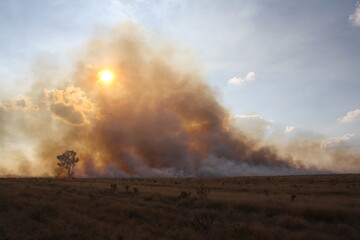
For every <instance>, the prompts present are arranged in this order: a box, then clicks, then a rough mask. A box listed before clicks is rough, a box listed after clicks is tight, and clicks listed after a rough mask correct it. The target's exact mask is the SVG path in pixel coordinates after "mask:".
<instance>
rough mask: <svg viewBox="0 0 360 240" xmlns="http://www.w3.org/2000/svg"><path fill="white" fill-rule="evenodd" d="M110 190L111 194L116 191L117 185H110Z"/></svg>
mask: <svg viewBox="0 0 360 240" xmlns="http://www.w3.org/2000/svg"><path fill="white" fill-rule="evenodd" d="M110 189H111V192H113V193H114V192H116V189H117V184H116V183H113V184H110Z"/></svg>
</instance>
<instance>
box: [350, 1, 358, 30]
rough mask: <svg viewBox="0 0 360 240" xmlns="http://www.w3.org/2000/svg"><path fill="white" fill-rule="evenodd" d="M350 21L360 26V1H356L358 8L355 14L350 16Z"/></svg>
mask: <svg viewBox="0 0 360 240" xmlns="http://www.w3.org/2000/svg"><path fill="white" fill-rule="evenodd" d="M349 21H350V22H351V23H352V24H353V25H354V26H357V27H359V26H360V2H357V3H356V9H355V12H354V13H353V14H351V15H350V16H349Z"/></svg>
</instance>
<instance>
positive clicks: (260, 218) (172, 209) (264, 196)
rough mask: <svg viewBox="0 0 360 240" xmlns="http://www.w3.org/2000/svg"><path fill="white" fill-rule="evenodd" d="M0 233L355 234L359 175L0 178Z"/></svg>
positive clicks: (359, 231)
mask: <svg viewBox="0 0 360 240" xmlns="http://www.w3.org/2000/svg"><path fill="white" fill-rule="evenodd" d="M0 239H9V240H10V239H44V240H45V239H49V240H50V239H51V240H56V239H72V240H73V239H109V240H133V239H179V240H181V239H183V240H185V239H186V240H188V239H199V240H202V239H204V240H205V239H295V240H296V239H346V240H348V239H360V175H319V176H283V177H239V178H184V179H179V178H177V179H169V178H158V179H150V178H148V179H141V178H137V179H70V178H69V179H55V178H31V179H24V178H22V179H20V178H7V179H0Z"/></svg>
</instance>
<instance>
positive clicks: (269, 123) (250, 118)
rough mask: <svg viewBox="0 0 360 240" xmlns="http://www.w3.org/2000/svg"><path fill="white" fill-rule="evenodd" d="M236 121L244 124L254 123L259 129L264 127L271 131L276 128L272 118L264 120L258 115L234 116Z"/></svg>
mask: <svg viewBox="0 0 360 240" xmlns="http://www.w3.org/2000/svg"><path fill="white" fill-rule="evenodd" d="M232 118H233V119H234V120H236V119H237V120H242V122H243V123H253V124H256V126H257V127H260V126H262V127H264V128H266V129H271V128H273V127H274V124H275V121H274V120H272V119H270V118H264V117H263V116H260V115H258V114H242V115H233V117H232Z"/></svg>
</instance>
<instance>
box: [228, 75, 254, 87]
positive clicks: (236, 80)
mask: <svg viewBox="0 0 360 240" xmlns="http://www.w3.org/2000/svg"><path fill="white" fill-rule="evenodd" d="M254 79H255V73H254V72H248V74H246V76H245V77H244V78H241V77H233V78H231V79H230V80H229V81H228V83H229V84H235V85H238V84H241V83H245V82H249V81H252V80H254Z"/></svg>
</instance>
